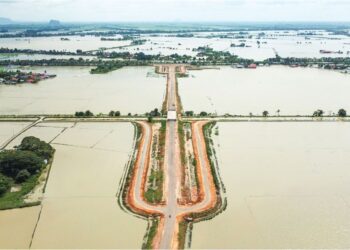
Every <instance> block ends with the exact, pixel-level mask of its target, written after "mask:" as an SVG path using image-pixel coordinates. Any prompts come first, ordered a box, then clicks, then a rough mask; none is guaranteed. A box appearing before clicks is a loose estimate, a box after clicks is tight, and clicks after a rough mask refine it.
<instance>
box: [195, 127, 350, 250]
mask: <svg viewBox="0 0 350 250" xmlns="http://www.w3.org/2000/svg"><path fill="white" fill-rule="evenodd" d="M349 131H350V124H349V123H337V122H333V123H332V122H330V123H312V122H311V123H310V122H304V123H288V122H282V123H268V122H267V123H261V122H260V123H259V122H257V123H254V122H251V123H219V135H218V136H215V137H214V142H215V144H216V145H218V146H217V157H218V159H219V167H220V172H221V177H222V179H223V182H224V184H225V186H226V192H227V199H228V207H227V209H226V210H225V211H224V212H223V213H222V214H220V215H218V216H217V217H215V218H214V219H212V220H210V221H205V222H200V223H198V224H195V225H194V230H193V238H192V248H194V249H196V248H211V249H218V248H349V247H350V191H349V190H350V171H349V165H350V159H349V157H348V155H349V154H350V142H349V138H350V132H349ZM228 227H229V230H228Z"/></svg>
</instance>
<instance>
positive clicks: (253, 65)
mask: <svg viewBox="0 0 350 250" xmlns="http://www.w3.org/2000/svg"><path fill="white" fill-rule="evenodd" d="M256 67H257V65H256V64H255V63H252V64H249V65H248V69H256Z"/></svg>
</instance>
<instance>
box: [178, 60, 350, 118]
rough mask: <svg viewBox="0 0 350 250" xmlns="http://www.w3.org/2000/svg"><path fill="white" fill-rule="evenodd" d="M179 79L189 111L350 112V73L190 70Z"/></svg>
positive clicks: (276, 68)
mask: <svg viewBox="0 0 350 250" xmlns="http://www.w3.org/2000/svg"><path fill="white" fill-rule="evenodd" d="M189 74H190V76H189V77H188V78H179V80H178V81H179V92H180V95H181V100H182V102H183V106H184V109H185V110H192V111H194V112H195V113H200V112H201V111H206V112H208V113H217V114H219V115H224V114H226V113H228V114H231V115H249V114H250V113H252V114H253V115H262V112H263V111H264V110H266V111H268V112H269V114H270V115H277V113H276V112H277V110H280V112H279V114H280V115H312V114H313V112H314V111H315V110H317V109H322V110H324V111H325V115H329V114H333V113H337V112H338V110H339V109H341V108H344V109H346V110H350V102H349V101H348V100H349V98H350V75H348V74H341V73H338V72H333V71H328V70H320V69H314V68H290V67H284V66H271V67H260V68H258V69H256V70H252V69H233V68H231V67H221V68H219V69H213V70H199V71H190V73H189Z"/></svg>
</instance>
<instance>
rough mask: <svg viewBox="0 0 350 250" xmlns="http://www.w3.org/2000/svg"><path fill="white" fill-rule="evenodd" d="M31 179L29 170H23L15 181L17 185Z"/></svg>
mask: <svg viewBox="0 0 350 250" xmlns="http://www.w3.org/2000/svg"><path fill="white" fill-rule="evenodd" d="M29 177H30V173H29V172H28V170H27V169H22V170H21V171H19V172H18V174H17V175H16V178H15V180H16V182H17V183H22V182H24V181H26V180H28V178H29Z"/></svg>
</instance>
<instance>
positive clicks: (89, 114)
mask: <svg viewBox="0 0 350 250" xmlns="http://www.w3.org/2000/svg"><path fill="white" fill-rule="evenodd" d="M75 116H76V117H92V116H94V114H93V113H92V112H91V111H90V110H86V111H85V112H84V111H77V112H75Z"/></svg>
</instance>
